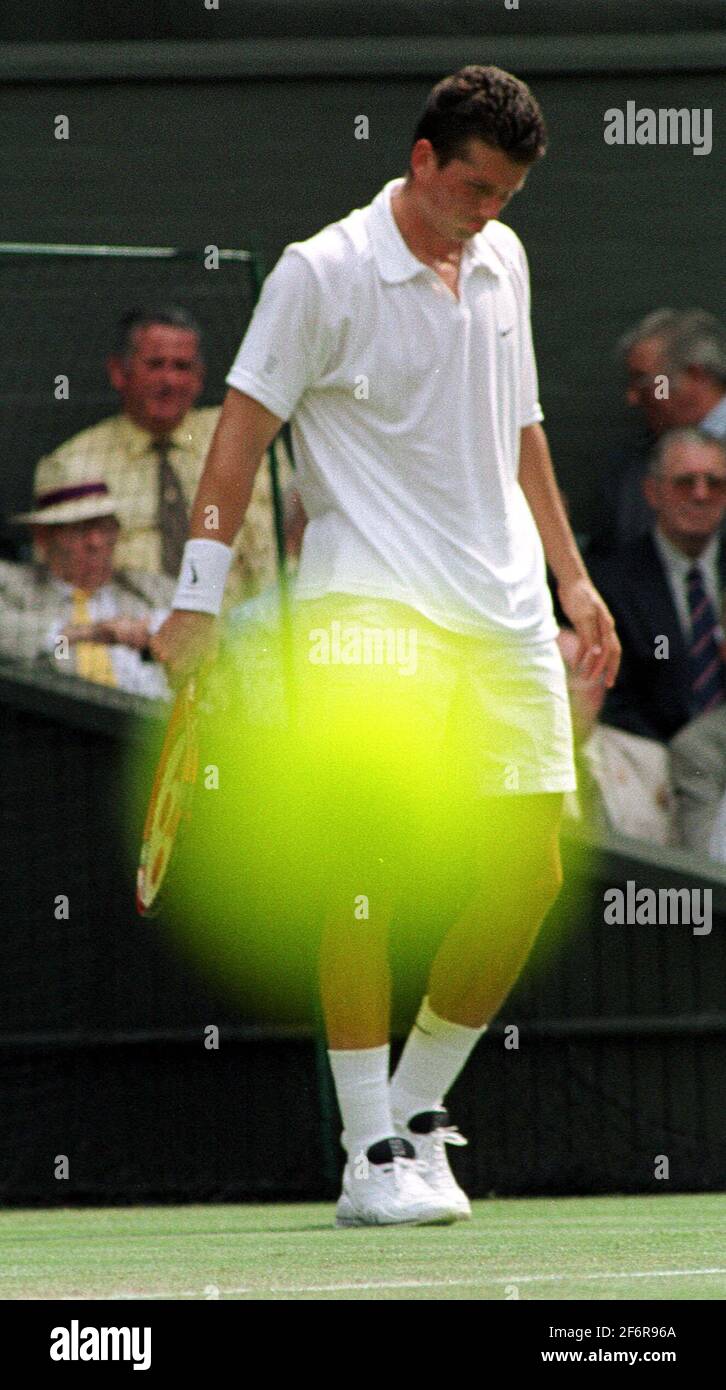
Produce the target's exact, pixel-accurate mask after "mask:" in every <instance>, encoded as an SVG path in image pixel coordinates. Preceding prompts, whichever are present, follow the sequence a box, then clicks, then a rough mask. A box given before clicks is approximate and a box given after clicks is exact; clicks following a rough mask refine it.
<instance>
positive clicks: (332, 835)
mask: <svg viewBox="0 0 726 1390" xmlns="http://www.w3.org/2000/svg"><path fill="white" fill-rule="evenodd" d="M393 621H394V619H393V618H391V617H389V616H388V615H387V613H386V612H385V610H381V611H380V612H379V611H378V610H377V609H371V605H370V604H366V605H361V604H359V603H357V602H356V601H355V600H354V599H352V598H350V597H349V596H340V595H332V596H331V597H330V599H329V600H327V601H325V602H324V603H323V602H320V603H315V604H310V605H309V604H301V605H300V606H299V609H298V625H299V626H298V631H299V634H300V650H301V651H304V650H305V648H306V646H307V647H310V649H311V650H313V651H315V653H316V654H323V655H325V656H326V657H329V658H330V659H326V660H325V661H322V660H320V661H316V662H315V663H313V664H312V669H306V668H305V667H302V670H301V669H300V667H301V666H302V663H300V667H299V668H298V674H299V685H300V686H301V704H302V709H303V715H304V723H303V725H302V728H301V738H302V739H304V742H305V757H306V762H307V767H308V769H309V775H310V780H311V781H313V780H314V782H315V785H316V787H317V788H318V791H319V796H318V802H319V805H318V807H317V810H316V822H317V824H318V827H319V846H318V850H317V852H316V856H315V857H316V866H317V868H318V871H319V874H320V879H321V893H322V897H323V900H324V920H323V926H322V934H321V941H320V985H321V995H322V1008H323V1015H324V1019H325V1025H326V1031H327V1036H328V1043H329V1058H330V1065H331V1070H332V1073H333V1079H334V1082H335V1089H336V1094H337V1098H338V1104H339V1108H340V1112H341V1117H342V1120H343V1135H342V1143H343V1147H344V1149H345V1150H346V1154H347V1162H346V1166H345V1172H344V1176H343V1192H342V1195H341V1198H340V1201H339V1203H338V1208H337V1213H336V1219H337V1223H338V1224H339V1225H345V1226H355V1225H388V1224H400V1223H414V1224H418V1223H421V1222H448V1221H451V1220H452V1219H453V1218H454V1213H453V1212H452V1210H451V1204H450V1203H449V1202H447V1201H443V1200H442V1199H441V1198H439V1197H437V1196H436V1194H434V1193H432V1191H431V1190H430V1189H429V1187H428V1186H427V1184H426V1183H425V1182H424V1181H423V1179H422V1178H421V1176H420V1173H419V1172H418V1171H417V1165H416V1155H415V1150H414V1148H413V1146H412V1144H411V1143H410V1141H408V1140H405V1139H402V1138H401V1137H400V1136H398V1135H396V1133H395V1128H394V1124H393V1118H392V1115H391V1105H390V1096H389V1020H390V988H391V986H390V968H389V961H388V927H389V922H390V918H391V914H392V906H393V899H394V896H395V887H394V884H395V872H396V861H397V846H396V844H395V838H396V832H395V827H396V825H397V824H398V822H399V821H400V816H398V815H397V814H396V808H397V806H398V801H397V790H396V787H395V783H394V782H392V781H391V777H390V773H389V771H388V769H387V766H386V764H387V761H388V758H389V757H390V756H392V749H396V748H397V747H398V745H399V744H400V740H401V738H402V737H403V732H404V730H405V723H404V722H403V720H404V715H405V714H406V711H407V702H406V701H404V700H403V698H402V689H401V678H400V677H398V676H397V673H396V671H395V669H394V670H391V669H390V668H389V667H386V666H385V665H381V664H380V663H378V664H376V663H375V662H373V661H369V662H367V663H366V662H364V661H362V660H361V659H360V658H361V655H363V654H364V652H365V647H364V644H363V635H364V631H365V630H366V629H368V630H369V631H370V629H371V628H372V627H373V628H374V629H375V631H377V632H381V631H383V632H385V631H387V630H388V628H389V627H390V626H391V625H392V623H393ZM327 633H331V634H334V637H335V641H336V642H337V643H340V652H341V656H342V654H343V653H345V655H347V656H348V657H349V658H350V659H349V660H347V661H346V660H342V659H341V660H333V659H332V658H333V656H334V655H335V651H334V648H333V643H332V640H331V641H330V643H329V644H328V646H327V647H326V644H325V640H324V639H325V637H326V634H327ZM311 634H312V635H314V637H313V640H314V643H315V645H314V646H311V642H310V636H311ZM343 644H345V645H343ZM368 650H369V651H371V652H375V649H374V648H373V647H372V646H371V644H370V643H369V645H368ZM380 650H381V651H383V653H384V654H385V647H381V648H380ZM399 705H400V720H399V716H398V714H397V707H398V706H399ZM409 722H410V721H409ZM399 751H400V750H399Z"/></svg>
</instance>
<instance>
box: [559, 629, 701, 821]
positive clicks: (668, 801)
mask: <svg viewBox="0 0 726 1390" xmlns="http://www.w3.org/2000/svg"><path fill="white" fill-rule="evenodd" d="M558 645H559V648H560V651H561V652H562V657H563V660H564V662H565V666H566V667H567V685H568V689H569V692H570V705H571V709H572V726H573V732H574V735H575V764H576V767H577V792H576V793H574V792H569V793H568V794H567V796H566V798H565V813H566V815H568V816H571V817H573V818H574V819H576V820H584V821H585V822H587V823H589V824H590V825H591V826H592V827H594V828H596V829H608V830H615V831H617V832H618V833H619V834H621V835H630V836H634V837H635V838H636V839H638V840H647V841H648V842H649V843H650V844H655V845H670V844H674V843H676V841H677V835H676V829H675V823H674V800H673V793H672V789H671V784H670V771H669V765H668V752H667V750H666V749H665V748H664V747H663V744H662V743H658V742H656V741H655V740H654V739H649V738H641V737H640V735H638V734H630V733H626V732H625V730H624V729H613V728H611V727H609V726H608V725H606V724H600V723H598V717H599V715H600V712H601V710H602V706H603V700H604V698H605V688H604V686H603V684H602V682H601V681H600V680H599V679H596V680H593V679H592V678H591V677H583V676H582V675H581V673H580V672H579V671H578V669H577V649H578V645H579V643H578V640H577V637H576V635H575V633H574V632H573V631H572V629H571V628H562V629H561V630H560V634H559V637H558Z"/></svg>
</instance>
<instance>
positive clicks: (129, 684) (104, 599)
mask: <svg viewBox="0 0 726 1390" xmlns="http://www.w3.org/2000/svg"><path fill="white" fill-rule="evenodd" d="M50 579H51V583H52V585H53V587H54V588H55V589H57V590H58V592H59V593H60V594H62V595H63V597H64V598H67V599H68V602H69V606H70V605H71V604H72V602H73V593H74V589H73V585H72V584H66V582H65V580H63V579H56V578H55V576H54V575H51V576H50ZM88 611H89V613H90V615H91V622H93V623H100V622H103V621H104V620H106V619H109V618H117V617H119V610H118V603H117V601H116V597H115V594H114V591H113V588H112V587H111V585H110V584H103V585H102V586H101V588H100V589H96V591H95V593H93V594H91V595H90V596H89V599H88ZM167 612H168V610H164V609H160V608H159V609H153V610H152V611H151V612H150V614H149V630H150V632H156V631H157V629H158V628H160V627H161V624H162V623H163V621H164V619H165V618H166V616H167ZM67 626H68V618H67V617H66V618H57V619H56V621H55V622H54V623H53V625H52V627H51V628H50V630H49V632H48V636H47V638H46V644H45V645H46V651H47V652H48V653H49V654H50V655H53V654H54V652H55V650H56V647H57V643H58V638H59V636H60V635H61V633H62V632H64V631H65V629H66V628H67ZM107 650H108V654H109V656H110V658H111V665H112V667H113V672H114V675H115V677H116V684H117V686H118V688H119V690H128V691H129V692H130V693H131V694H132V695H146V696H148V698H149V699H152V700H168V699H169V698H170V690H169V686H168V685H167V681H166V676H165V674H164V668H163V666H160V665H159V663H158V662H156V661H142V659H141V652H139V651H138V650H137V649H136V647H126V646H123V645H122V644H121V643H120V642H113V643H109V646H108V648H107Z"/></svg>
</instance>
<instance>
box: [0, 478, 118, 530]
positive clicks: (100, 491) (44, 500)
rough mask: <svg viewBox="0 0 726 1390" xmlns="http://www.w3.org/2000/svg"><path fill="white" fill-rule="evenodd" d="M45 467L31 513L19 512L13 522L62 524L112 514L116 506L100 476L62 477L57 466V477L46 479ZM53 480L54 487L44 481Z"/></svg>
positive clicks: (42, 524) (37, 524)
mask: <svg viewBox="0 0 726 1390" xmlns="http://www.w3.org/2000/svg"><path fill="white" fill-rule="evenodd" d="M48 471H49V470H46V478H44V480H43V482H44V486H43V490H42V491H41V492H37V493H36V495H35V498H34V502H35V506H34V509H33V511H32V512H20V513H18V515H17V516H12V517H11V518H10V520H11V521H13V522H17V523H20V522H30V523H32V524H33V525H35V526H62V525H64V524H67V523H68V522H69V521H90V520H91V519H92V518H94V517H97V516H115V515H116V513H117V505H116V503H115V501H114V499H113V497H112V496H111V494H110V492H109V490H108V488H107V486H106V484H105V483H104V482H103V481H102V480H101V479H100V478H96V479H89V480H88V481H83V482H81V481H78V480H71V479H70V478H69V477H67V476H62V474H64V470H63V469H62V468H61V467H59V468H58V469H57V470H56V472H57V473H58V477H57V478H55V479H53V480H51V479H50V478H48V476H47V474H48ZM51 482H54V484H55V485H54V486H49V485H48V484H49V483H51Z"/></svg>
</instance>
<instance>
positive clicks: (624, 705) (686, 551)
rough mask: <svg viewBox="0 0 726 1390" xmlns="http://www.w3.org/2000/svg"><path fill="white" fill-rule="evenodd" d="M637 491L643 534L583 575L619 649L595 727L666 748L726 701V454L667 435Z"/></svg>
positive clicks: (679, 433) (686, 436) (692, 433)
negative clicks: (605, 611)
mask: <svg viewBox="0 0 726 1390" xmlns="http://www.w3.org/2000/svg"><path fill="white" fill-rule="evenodd" d="M644 492H645V497H646V500H647V502H648V504H649V506H650V508H651V510H652V512H653V526H652V528H651V531H650V532H649V534H648V535H646V536H641V537H639V538H638V539H637V540H636V541H633V542H631V543H630V544H629V545H626V546H624V547H623V548H622V549H621V550H619V551H617V552H616V553H615V554H613V555H611V556H609V557H608V558H607V559H603V560H600V561H597V560H593V562H592V566H591V572H592V575H593V580H594V582H595V583H596V584H597V586H598V587H599V589H600V592H601V593H602V594H603V596H604V598H605V600H606V602H607V603H608V605H609V607H610V609H611V611H612V613H613V616H614V618H615V622H616V625H617V630H618V633H619V636H620V640H621V642H622V646H623V657H622V663H621V667H620V672H619V676H618V679H617V682H616V684H615V686H614V687H613V689H612V690H611V691H609V692H608V696H607V698H606V701H605V709H604V713H603V719H604V722H605V723H607V724H611V725H614V726H615V727H616V728H620V729H626V730H628V731H629V732H630V733H634V734H640V735H642V736H644V737H646V738H656V739H659V740H661V741H665V740H668V739H670V738H672V737H673V736H674V735H675V734H676V733H677V732H678V731H679V729H681V728H683V727H684V725H686V724H687V723H689V722H690V720H692V719H695V718H697V717H698V716H699V715H701V714H704V713H707V712H708V711H710V710H713V709H716V708H717V707H718V706H719V705H720V704H721V703H723V702H724V700H725V699H726V664H725V662H724V633H723V628H722V623H723V603H724V594H725V593H726V548H725V546H724V540H723V536H722V533H721V524H722V521H723V517H724V513H725V512H726V448H725V447H724V445H723V443H721V442H720V441H719V440H717V439H713V438H709V437H708V436H706V435H704V434H701V433H699V431H697V430H695V429H678V430H672V431H671V432H670V433H668V434H665V435H663V436H662V438H661V439H660V441H659V443H658V445H657V447H656V449H655V451H654V454H653V456H652V458H651V461H650V466H649V471H648V475H647V477H646V479H645V481H644Z"/></svg>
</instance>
